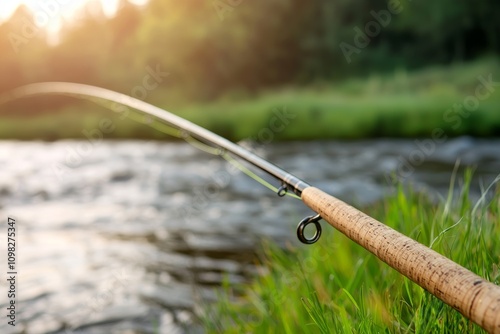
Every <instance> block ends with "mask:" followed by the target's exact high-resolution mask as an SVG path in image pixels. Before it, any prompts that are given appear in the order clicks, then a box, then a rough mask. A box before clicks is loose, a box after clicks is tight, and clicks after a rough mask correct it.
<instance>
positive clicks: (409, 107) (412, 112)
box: [0, 58, 500, 141]
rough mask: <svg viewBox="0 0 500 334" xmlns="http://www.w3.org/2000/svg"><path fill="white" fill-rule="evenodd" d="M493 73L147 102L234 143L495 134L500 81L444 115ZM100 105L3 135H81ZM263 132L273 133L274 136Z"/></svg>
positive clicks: (128, 132) (482, 69) (15, 120)
mask: <svg viewBox="0 0 500 334" xmlns="http://www.w3.org/2000/svg"><path fill="white" fill-rule="evenodd" d="M490 74H491V75H492V78H493V81H494V82H500V62H499V61H498V60H497V59H494V58H486V59H482V60H479V61H475V62H472V63H467V64H456V65H453V66H449V67H433V68H428V69H424V70H420V71H416V72H409V73H407V72H406V71H396V72H395V73H393V74H390V75H371V76H368V77H366V78H359V79H352V80H349V81H346V82H343V83H339V84H332V83H317V84H314V85H310V86H307V87H289V88H282V89H280V90H274V91H269V92H265V93H261V94H258V95H255V96H250V95H246V96H245V95H243V96H242V95H241V94H240V95H238V96H237V97H234V96H233V97H231V96H230V95H228V96H227V97H226V98H223V99H220V100H218V101H214V102H210V103H205V104H186V103H185V104H179V103H177V102H176V103H175V104H174V102H172V103H170V102H169V101H168V100H166V99H165V96H168V95H169V94H168V92H167V91H163V90H162V89H158V90H156V91H154V92H152V93H151V95H150V97H149V98H148V101H147V102H151V103H152V104H155V105H158V106H160V107H163V108H165V109H167V110H170V111H173V112H175V113H177V114H179V115H180V116H182V117H185V118H187V119H189V120H191V121H193V122H195V123H196V124H199V125H201V126H203V127H206V128H208V129H210V130H212V131H214V132H216V133H219V134H221V135H223V136H224V137H227V138H229V139H231V140H235V141H236V140H241V139H245V138H254V139H256V140H261V141H268V140H269V139H272V140H304V139H305V140H309V139H331V138H342V139H357V138H368V137H416V136H421V137H429V136H431V135H432V131H433V130H434V129H436V128H442V129H443V130H444V132H445V134H446V135H447V136H458V135H465V134H467V135H473V136H498V135H500V112H499V110H500V86H495V87H494V90H493V92H492V93H491V95H490V96H489V97H488V98H487V99H484V100H482V101H480V103H479V106H478V107H477V109H476V110H473V111H471V112H470V114H467V115H465V116H459V115H457V114H454V115H452V118H453V119H452V120H451V121H450V120H446V119H445V114H446V112H447V110H449V109H450V108H452V106H453V105H454V104H455V103H463V102H464V100H465V99H466V98H467V97H468V96H474V94H475V91H476V88H477V86H478V85H479V84H480V82H479V81H478V79H477V78H478V77H479V76H483V77H487V76H488V75H490ZM101 108H102V107H97V106H95V105H91V104H88V103H85V104H82V105H78V106H74V107H71V108H66V109H63V110H59V111H57V112H54V113H49V114H41V115H37V116H30V117H14V116H8V117H7V116H3V117H2V116H0V138H19V139H31V138H37V139H59V138H68V137H70V138H75V137H76V138H79V137H82V135H81V132H82V130H83V129H84V128H92V127H96V126H97V124H98V122H99V120H100V119H101V118H103V117H109V115H112V114H113V113H112V112H109V111H108V112H104V111H103V110H101ZM283 109H286V110H287V111H288V112H289V113H290V114H291V115H292V116H293V118H292V119H290V120H289V122H288V123H287V124H286V125H285V126H284V127H283V129H281V127H280V126H279V125H281V124H278V127H279V129H278V130H276V129H273V127H272V124H273V122H272V120H273V117H274V115H275V113H276V110H283ZM10 114H15V113H12V111H11V113H10ZM0 115H1V112H0ZM31 115H36V113H31ZM115 117H116V115H115ZM116 125H117V126H116V131H113V132H112V133H110V134H107V138H131V137H134V138H144V139H160V138H165V139H167V138H168V137H167V136H165V135H162V134H161V133H158V132H157V131H155V130H151V129H148V128H146V127H145V126H144V125H142V124H137V123H135V122H132V121H123V120H120V121H116ZM264 129H270V130H271V131H272V134H271V137H270V135H269V131H268V130H264ZM263 131H264V132H263ZM266 131H267V135H266V133H265V132H266Z"/></svg>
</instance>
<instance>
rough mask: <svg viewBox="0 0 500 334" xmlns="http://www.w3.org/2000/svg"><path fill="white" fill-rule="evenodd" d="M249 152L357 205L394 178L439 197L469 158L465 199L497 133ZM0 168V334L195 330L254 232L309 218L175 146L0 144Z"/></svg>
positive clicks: (243, 270) (242, 267)
mask: <svg viewBox="0 0 500 334" xmlns="http://www.w3.org/2000/svg"><path fill="white" fill-rule="evenodd" d="M256 149H257V153H258V154H260V155H262V156H264V157H265V158H267V159H270V160H271V161H272V162H274V163H276V164H277V165H279V166H281V167H284V168H285V169H286V170H288V171H289V172H291V173H293V174H295V175H296V176H298V177H301V178H304V179H305V180H306V181H307V182H309V183H310V184H313V185H315V186H318V187H320V188H322V189H324V190H326V191H327V192H329V193H331V194H333V195H335V196H337V197H339V198H341V199H343V200H346V201H349V202H350V203H354V204H357V205H367V204H369V203H372V202H374V201H377V200H379V199H381V198H382V197H383V196H384V195H385V194H387V193H388V192H390V189H391V187H390V186H388V185H389V184H390V180H391V178H392V177H394V176H396V177H398V178H399V179H402V180H403V181H404V182H406V183H412V184H413V185H414V186H415V187H417V188H421V189H425V190H426V191H427V192H428V193H429V194H430V195H431V196H433V197H434V198H436V199H439V197H440V196H443V195H444V194H446V192H447V189H448V185H449V181H450V177H451V174H452V171H453V169H454V165H455V162H456V161H457V159H460V161H461V166H462V167H465V166H475V168H476V172H475V177H474V189H473V191H474V192H475V194H476V197H477V196H478V194H479V193H480V191H481V188H482V187H483V188H484V187H486V186H487V185H488V184H489V183H490V182H492V181H493V180H494V179H495V177H496V176H497V175H498V174H499V173H500V140H477V139H472V138H466V137H463V138H458V139H454V140H450V141H448V142H446V143H443V144H440V145H437V144H436V143H433V142H431V141H419V142H415V141H410V140H408V141H406V140H375V141H357V142H338V141H328V142H297V143H280V144H271V145H266V146H265V147H258V148H256ZM0 163H1V167H0V171H1V172H0V221H1V225H0V230H1V233H2V235H1V236H0V238H1V239H2V240H4V239H6V223H7V219H8V217H13V218H15V219H16V222H17V224H16V226H17V239H16V240H17V258H16V259H17V262H16V265H17V268H16V269H17V270H18V283H17V288H16V289H17V295H16V303H17V304H16V306H17V326H16V327H15V330H14V331H13V330H12V327H11V326H8V325H7V321H6V320H5V319H6V318H5V314H6V311H5V309H6V307H7V298H6V291H7V290H8V287H7V283H6V280H5V279H4V278H2V279H1V280H0V281H1V284H0V296H1V297H0V308H1V309H2V310H4V311H2V312H1V314H2V317H1V319H4V320H2V321H1V322H0V332H2V333H8V332H23V331H24V332H26V333H47V332H54V333H71V332H76V333H183V332H203V330H202V328H200V327H199V326H197V325H196V324H194V322H195V319H196V314H198V313H199V312H200V310H201V308H202V307H203V305H205V304H206V303H207V302H209V301H211V300H215V299H216V298H217V294H216V291H217V287H218V286H219V285H220V283H221V280H222V279H223V278H224V277H227V278H228V279H229V280H230V282H234V283H237V282H244V281H246V280H247V279H248V278H249V277H251V276H252V275H253V274H254V273H255V270H256V268H255V266H254V259H255V253H256V250H257V249H258V246H259V243H260V241H261V240H262V238H268V239H272V240H274V241H275V242H277V243H279V244H284V243H285V242H292V243H294V244H298V242H297V241H296V240H295V227H296V224H297V222H298V221H300V220H301V219H302V218H303V217H304V216H305V215H308V214H310V212H309V211H308V210H307V209H306V208H305V207H304V205H303V204H302V203H301V202H300V201H298V200H296V199H293V198H288V197H287V198H279V197H278V196H277V195H276V194H274V193H273V192H271V191H269V190H268V189H266V188H265V187H263V186H261V185H259V184H258V183H256V182H255V181H253V180H251V179H250V178H248V177H246V176H245V175H242V174H241V173H238V172H237V171H235V170H234V168H231V167H230V165H228V164H227V163H226V162H225V161H223V160H220V159H219V158H217V157H213V156H210V155H207V154H206V153H203V152H201V151H198V150H196V149H194V148H192V147H191V146H189V145H188V144H185V143H164V142H140V141H108V142H106V141H104V142H100V143H94V144H91V143H89V142H84V141H60V142H54V143H43V142H0ZM459 173H460V172H459ZM274 185H275V186H279V184H278V183H277V182H274ZM4 245H5V244H4V242H3V241H2V243H1V247H2V248H1V251H2V253H3V254H6V253H5V252H6V249H5V246H4ZM301 247H306V246H301ZM308 247H314V246H308ZM0 256H1V257H2V260H1V261H0V268H1V269H0V270H1V271H0V273H1V274H2V277H4V276H6V272H7V263H6V262H7V261H6V255H1V254H0Z"/></svg>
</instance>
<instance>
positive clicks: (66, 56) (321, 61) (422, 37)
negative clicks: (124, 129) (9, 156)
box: [0, 0, 500, 110]
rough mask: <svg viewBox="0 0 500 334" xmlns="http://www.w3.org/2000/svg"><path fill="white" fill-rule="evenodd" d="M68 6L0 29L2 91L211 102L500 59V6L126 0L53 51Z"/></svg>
mask: <svg viewBox="0 0 500 334" xmlns="http://www.w3.org/2000/svg"><path fill="white" fill-rule="evenodd" d="M48 2H51V1H46V3H48ZM61 3H64V2H63V1H61ZM63 6H64V4H59V2H57V0H53V1H52V6H49V7H48V8H47V10H46V11H45V12H44V11H43V10H42V9H40V11H39V12H38V13H35V14H37V15H35V16H34V15H33V13H31V12H29V11H28V10H26V9H25V8H23V7H20V8H19V9H18V10H17V12H16V13H15V14H14V15H13V17H12V18H11V19H10V20H9V21H8V22H5V23H4V24H3V25H1V26H0V50H1V54H0V73H1V74H2V75H1V77H0V91H5V90H7V89H9V88H12V87H15V86H18V85H21V84H25V83H30V82H37V81H47V80H50V81H73V82H80V83H88V84H95V85H99V86H104V87H107V88H111V89H114V90H118V91H121V92H124V93H128V94H132V93H134V92H135V94H136V95H138V97H140V98H147V99H148V100H151V99H153V101H156V102H158V101H165V99H167V98H169V99H171V100H172V101H179V100H184V101H192V102H200V101H208V100H212V99H215V98H219V97H221V96H222V95H225V94H229V93H230V94H232V95H238V94H252V93H254V92H257V91H260V90H262V89H268V88H273V87H279V86H283V85H294V84H299V85H300V84H307V83H310V82H312V81H318V80H325V81H336V80H342V79H345V78H348V77H352V76H364V75H368V74H371V73H373V72H384V71H393V70H394V69H401V68H404V69H411V68H417V67H422V66H425V65H429V64H447V63H452V62H460V61H466V60H471V59H473V58H476V57H478V56H482V55H484V54H499V53H500V19H499V18H500V1H498V0H479V1H473V0H463V1H454V0H440V1H422V0H413V1H412V0H391V1H382V0H358V1H349V0H336V1H331V0H319V1H302V0H279V1H250V0H205V1H200V0H182V1H178V0H150V1H149V2H148V4H147V5H146V6H144V7H137V6H135V5H133V4H130V3H129V2H127V1H124V0H122V1H121V3H120V7H119V10H118V12H117V15H116V16H114V17H113V18H107V17H106V16H105V15H104V14H103V13H102V11H100V10H99V6H98V3H93V4H91V5H89V6H88V8H87V10H86V12H84V13H82V14H81V16H80V17H79V18H78V20H75V22H73V23H72V24H70V25H68V26H66V27H65V28H64V29H63V32H62V34H61V36H60V41H59V43H58V44H56V45H52V46H50V45H49V44H48V43H47V41H46V33H45V31H44V30H43V29H40V28H39V27H38V26H36V25H34V24H33V22H34V20H35V19H36V20H38V21H39V23H44V18H47V19H50V15H53V13H52V14H51V11H54V10H63ZM151 72H154V73H156V74H157V77H156V79H159V80H156V81H154V80H153V81H148V80H150V79H145V78H146V77H147V76H148V75H150V76H151V75H152V74H151ZM152 78H153V79H155V76H154V74H153V75H152ZM158 86H159V89H156V88H158ZM141 87H142V88H141ZM149 88H151V89H149ZM134 89H135V90H134ZM153 90H155V92H153ZM60 103H61V104H62V105H64V104H67V103H68V101H67V100H61V102H60ZM25 106H26V108H25V109H30V108H29V107H30V105H29V104H27V105H26V104H25ZM32 107H33V108H35V107H36V109H37V110H40V108H42V109H43V108H44V107H47V108H49V107H50V108H54V107H55V106H54V105H53V100H50V101H47V103H44V101H41V100H37V102H36V106H32Z"/></svg>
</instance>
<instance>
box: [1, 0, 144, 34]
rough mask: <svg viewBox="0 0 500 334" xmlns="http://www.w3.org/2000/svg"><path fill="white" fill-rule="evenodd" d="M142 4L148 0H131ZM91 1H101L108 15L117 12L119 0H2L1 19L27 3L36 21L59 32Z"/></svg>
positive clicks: (50, 30)
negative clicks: (63, 24)
mask: <svg viewBox="0 0 500 334" xmlns="http://www.w3.org/2000/svg"><path fill="white" fill-rule="evenodd" d="M129 1H130V2H132V3H135V4H138V5H141V4H145V3H146V2H147V0H129ZM89 2H100V3H101V4H102V7H103V9H104V13H105V14H106V15H109V16H112V15H113V14H114V13H115V12H116V7H117V5H118V0H5V1H4V0H2V1H1V2H0V21H3V20H5V19H8V18H9V17H10V16H11V15H12V13H14V11H15V10H16V8H17V7H18V6H20V5H21V4H24V5H26V6H27V7H28V8H29V9H30V10H31V11H33V13H34V15H35V23H36V24H37V25H38V26H39V27H41V28H46V29H47V30H48V31H49V32H52V33H54V32H57V31H58V30H59V29H60V28H61V26H62V23H63V22H64V21H65V20H66V21H69V20H71V19H72V18H73V17H74V15H75V13H78V11H79V10H80V9H81V8H82V7H83V6H84V5H86V4H87V3H89Z"/></svg>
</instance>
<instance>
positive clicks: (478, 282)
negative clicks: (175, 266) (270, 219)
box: [0, 82, 500, 334]
mask: <svg viewBox="0 0 500 334" xmlns="http://www.w3.org/2000/svg"><path fill="white" fill-rule="evenodd" d="M46 94H65V95H71V96H80V97H86V98H91V99H92V100H93V101H95V102H97V101H96V100H95V99H99V100H104V101H109V102H114V103H118V104H121V105H124V106H127V107H130V108H133V109H135V110H138V111H140V112H143V113H146V114H148V115H150V116H154V117H156V118H157V119H158V120H161V121H163V122H165V123H166V124H167V125H168V126H170V127H172V128H174V129H175V130H176V132H171V133H173V134H174V135H177V136H178V137H180V138H183V139H185V140H187V141H188V142H191V140H193V139H194V140H197V141H198V143H200V144H201V145H206V148H207V150H209V151H212V153H214V154H217V155H220V156H221V157H223V158H225V159H227V160H229V161H230V162H232V163H235V162H234V159H232V158H231V157H230V155H233V156H236V157H238V158H240V159H242V160H244V161H246V162H248V163H249V164H251V165H253V166H255V167H257V168H258V169H260V170H262V171H264V172H265V173H267V174H269V175H271V176H272V177H274V178H275V179H277V181H279V182H280V184H281V185H280V187H279V188H274V187H272V185H269V184H267V186H268V187H269V188H271V189H275V190H277V193H278V195H279V196H281V197H283V196H285V195H291V196H294V197H298V198H300V199H301V200H302V201H303V202H304V204H305V205H306V206H308V207H309V208H310V209H312V210H313V211H314V212H316V215H313V216H310V217H306V218H305V219H303V220H302V221H301V222H300V223H299V225H298V227H297V237H298V238H299V240H300V241H301V242H303V243H306V244H312V243H314V242H316V241H317V240H318V239H319V238H320V236H321V225H320V223H319V221H320V220H321V219H323V220H325V221H326V222H328V223H329V224H330V225H331V226H333V227H334V228H335V229H337V230H338V231H340V232H342V233H343V234H345V235H346V236H347V237H349V238H350V239H351V240H353V241H354V242H356V243H358V244H359V245H361V246H362V247H364V248H365V249H366V250H368V251H370V252H371V253H373V254H374V255H375V256H376V257H378V258H379V259H380V260H382V261H383V262H385V263H387V264H388V265H389V266H391V267H392V268H393V269H395V270H397V271H398V272H399V273H401V274H403V275H404V276H406V277H408V278H409V279H410V280H412V281H413V282H414V283H416V284H418V285H419V286H420V287H422V288H424V289H425V290H427V291H428V292H430V293H431V294H433V295H434V296H436V297H437V298H439V299H440V300H442V301H443V302H445V303H446V304H448V305H450V306H451V307H453V308H454V309H456V310H457V311H458V312H460V313H461V314H462V315H463V316H465V317H466V318H468V319H470V320H472V321H473V322H475V323H476V324H478V325H479V326H481V327H482V328H484V329H485V330H486V331H487V332H488V333H494V334H500V286H498V285H495V284H493V283H491V282H489V281H487V280H485V279H483V278H482V277H480V276H478V275H476V274H474V273H473V272H471V271H469V270H468V269H466V268H464V267H462V266H460V265H459V264H457V263H455V262H453V261H452V260H450V259H448V258H446V257H445V256H443V255H441V254H439V253H437V252H436V251H434V250H432V249H430V248H428V247H426V246H424V245H423V244H420V243H418V242H417V241H415V240H413V239H411V238H409V237H407V236H405V235H403V234H401V233H399V232H397V231H396V230H394V229H392V228H390V227H388V226H386V225H384V224H383V223H381V222H379V221H377V220H376V219H374V218H372V217H370V216H368V215H366V214H365V213H363V212H361V211H359V210H357V209H356V208H354V207H352V206H350V205H349V204H347V203H345V202H343V201H341V200H339V199H337V198H335V197H333V196H331V195H329V194H327V193H325V192H323V191H322V190H320V189H318V188H315V187H313V186H312V185H309V184H308V183H306V182H304V181H302V180H301V179H299V178H297V177H296V176H294V175H292V174H290V173H288V172H286V171H285V170H283V169H281V168H279V167H278V166H276V165H274V164H272V163H270V162H269V161H267V160H265V159H263V158H261V157H259V156H257V155H256V154H254V153H252V152H250V151H248V150H246V149H244V148H243V147H241V146H239V145H237V144H235V143H232V142H231V141H229V140H227V139H225V138H223V137H221V136H219V135H217V134H214V133H213V132H211V131H208V130H207V129H205V128H202V127H200V126H198V125H196V124H193V123H191V122H189V121H187V120H185V119H183V118H181V117H179V116H176V115H174V114H172V113H170V112H168V111H166V110H163V109H161V108H158V107H155V106H153V105H151V104H148V103H146V102H144V101H141V100H138V99H136V98H133V97H130V96H127V95H124V94H121V93H117V92H114V91H111V90H107V89H104V88H99V87H94V86H89V85H83V84H75V83H63V82H50V83H38V84H31V85H27V86H23V87H20V88H17V89H15V90H13V91H11V92H8V93H6V94H5V95H4V96H3V97H1V98H0V104H1V103H5V102H7V101H10V100H14V99H19V98H23V97H28V96H36V95H46ZM237 166H238V167H239V168H240V169H242V170H243V171H244V172H246V173H247V174H250V175H251V176H252V177H254V178H257V176H256V175H255V174H253V173H251V172H250V171H249V170H248V169H246V168H245V167H244V166H243V165H241V164H237ZM290 192H292V193H293V194H294V195H293V194H290ZM309 224H314V226H315V229H316V231H315V233H314V235H313V236H312V237H311V238H308V237H306V236H305V228H306V226H308V225H309Z"/></svg>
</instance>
